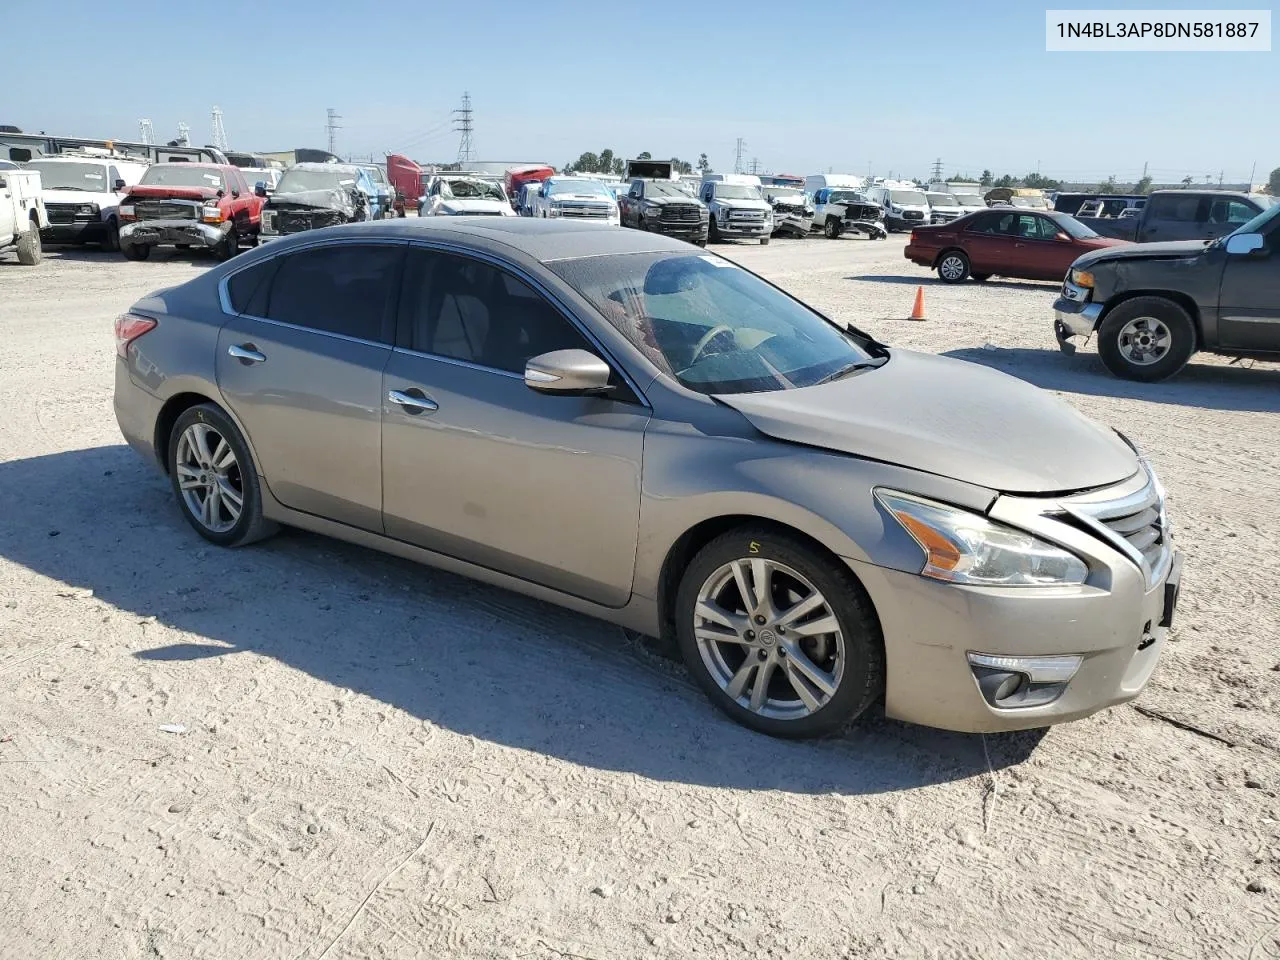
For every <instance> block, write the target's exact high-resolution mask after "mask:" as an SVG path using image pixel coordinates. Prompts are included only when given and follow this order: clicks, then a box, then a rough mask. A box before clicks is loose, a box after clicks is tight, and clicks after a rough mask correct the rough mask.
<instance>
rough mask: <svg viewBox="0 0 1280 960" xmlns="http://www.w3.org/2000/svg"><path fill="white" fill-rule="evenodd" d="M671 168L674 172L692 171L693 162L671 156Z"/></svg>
mask: <svg viewBox="0 0 1280 960" xmlns="http://www.w3.org/2000/svg"><path fill="white" fill-rule="evenodd" d="M671 169H672V170H674V171H675V172H676V173H693V164H692V163H689V161H687V160H681V159H680V158H679V157H672V158H671Z"/></svg>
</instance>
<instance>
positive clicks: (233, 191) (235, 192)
mask: <svg viewBox="0 0 1280 960" xmlns="http://www.w3.org/2000/svg"><path fill="white" fill-rule="evenodd" d="M239 196H240V191H239V190H237V189H236V188H235V187H232V188H231V197H232V199H235V198H237V197H239Z"/></svg>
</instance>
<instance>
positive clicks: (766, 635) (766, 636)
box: [759, 628, 778, 647]
mask: <svg viewBox="0 0 1280 960" xmlns="http://www.w3.org/2000/svg"><path fill="white" fill-rule="evenodd" d="M759 636H760V642H761V643H762V644H764V645H765V646H766V647H771V646H773V645H774V643H775V642H776V641H777V639H778V638H777V636H775V635H774V632H773V631H772V630H769V629H767V628H766V629H764V630H761V631H760V635H759Z"/></svg>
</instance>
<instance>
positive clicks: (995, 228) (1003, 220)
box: [968, 213, 1019, 236]
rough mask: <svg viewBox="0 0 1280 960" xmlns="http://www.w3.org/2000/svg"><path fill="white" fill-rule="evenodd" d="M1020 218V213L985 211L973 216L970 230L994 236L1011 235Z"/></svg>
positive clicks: (970, 231)
mask: <svg viewBox="0 0 1280 960" xmlns="http://www.w3.org/2000/svg"><path fill="white" fill-rule="evenodd" d="M1018 219H1019V218H1018V214H1016V213H984V214H982V215H981V216H978V217H974V218H973V222H972V223H971V224H970V226H969V228H968V232H969V233H983V234H988V235H992V236H1010V235H1012V234H1013V233H1014V232H1015V230H1016V226H1017V223H1018Z"/></svg>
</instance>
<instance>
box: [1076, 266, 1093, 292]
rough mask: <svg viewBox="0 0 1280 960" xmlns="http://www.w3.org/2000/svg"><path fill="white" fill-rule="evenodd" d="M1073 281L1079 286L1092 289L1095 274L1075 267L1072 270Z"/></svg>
mask: <svg viewBox="0 0 1280 960" xmlns="http://www.w3.org/2000/svg"><path fill="white" fill-rule="evenodd" d="M1071 282H1072V283H1074V284H1075V285H1076V286H1077V287H1089V288H1090V289H1092V288H1093V274H1092V273H1091V272H1090V271H1088V270H1075V269H1073V270H1072V271H1071Z"/></svg>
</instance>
